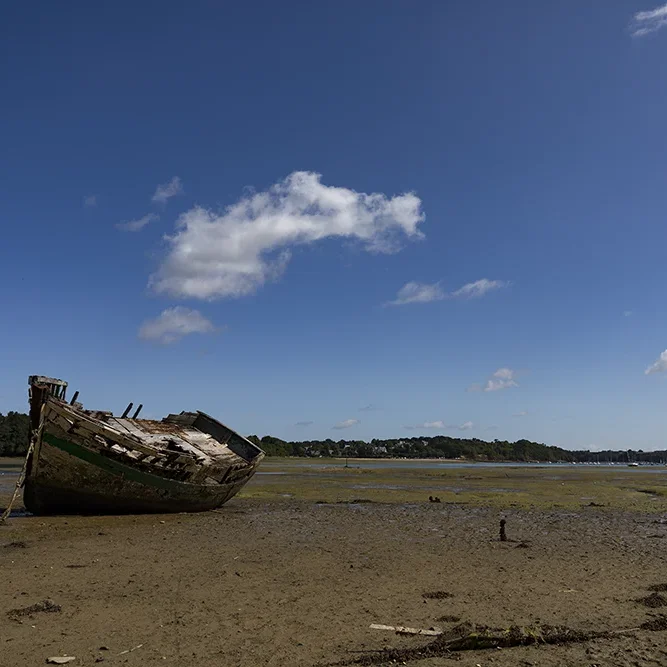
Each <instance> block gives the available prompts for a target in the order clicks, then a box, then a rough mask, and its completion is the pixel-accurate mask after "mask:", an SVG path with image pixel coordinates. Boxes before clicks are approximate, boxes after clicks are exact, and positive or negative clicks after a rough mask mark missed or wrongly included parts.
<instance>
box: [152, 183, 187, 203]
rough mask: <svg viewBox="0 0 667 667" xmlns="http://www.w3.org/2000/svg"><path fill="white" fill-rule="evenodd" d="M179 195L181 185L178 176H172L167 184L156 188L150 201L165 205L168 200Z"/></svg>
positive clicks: (181, 192) (181, 188)
mask: <svg viewBox="0 0 667 667" xmlns="http://www.w3.org/2000/svg"><path fill="white" fill-rule="evenodd" d="M180 194H183V184H182V183H181V179H180V178H179V177H178V176H174V177H173V178H172V179H171V180H170V181H169V182H168V183H163V184H162V185H158V186H157V188H156V189H155V194H154V195H153V199H152V200H151V201H153V202H155V203H157V204H166V203H167V201H168V200H169V199H171V198H172V197H175V196H176V195H180Z"/></svg>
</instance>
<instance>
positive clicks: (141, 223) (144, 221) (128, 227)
mask: <svg viewBox="0 0 667 667" xmlns="http://www.w3.org/2000/svg"><path fill="white" fill-rule="evenodd" d="M159 219H160V216H159V215H157V214H156V213H149V214H148V215H145V216H144V217H143V218H139V219H137V220H130V221H129V222H119V223H118V224H117V225H116V227H117V228H118V229H120V230H121V231H123V232H140V231H141V230H142V229H143V228H144V227H145V226H146V225H148V224H150V223H151V222H153V221H154V220H159Z"/></svg>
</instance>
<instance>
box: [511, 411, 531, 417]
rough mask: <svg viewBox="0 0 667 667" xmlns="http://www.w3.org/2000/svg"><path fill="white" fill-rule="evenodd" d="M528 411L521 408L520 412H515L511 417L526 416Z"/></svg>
mask: <svg viewBox="0 0 667 667" xmlns="http://www.w3.org/2000/svg"><path fill="white" fill-rule="evenodd" d="M527 416H528V412H526V410H521V412H515V413H514V414H513V415H512V417H527Z"/></svg>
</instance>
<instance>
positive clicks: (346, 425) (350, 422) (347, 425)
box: [331, 419, 361, 431]
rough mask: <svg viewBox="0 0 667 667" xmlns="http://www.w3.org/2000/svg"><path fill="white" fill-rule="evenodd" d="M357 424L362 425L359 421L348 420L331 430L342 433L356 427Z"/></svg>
mask: <svg viewBox="0 0 667 667" xmlns="http://www.w3.org/2000/svg"><path fill="white" fill-rule="evenodd" d="M357 424H361V422H360V421H359V420H358V419H346V420H345V421H342V422H338V424H336V425H335V426H332V427H331V428H334V429H336V430H337V431H340V430H341V429H344V428H350V427H351V426H356V425H357Z"/></svg>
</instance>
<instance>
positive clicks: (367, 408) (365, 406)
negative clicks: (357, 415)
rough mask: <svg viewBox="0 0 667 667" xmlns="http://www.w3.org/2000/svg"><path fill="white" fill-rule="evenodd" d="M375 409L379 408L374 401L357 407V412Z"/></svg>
mask: <svg viewBox="0 0 667 667" xmlns="http://www.w3.org/2000/svg"><path fill="white" fill-rule="evenodd" d="M376 410H379V408H378V406H377V405H375V404H374V403H369V404H368V405H364V407H363V408H359V412H375V411H376Z"/></svg>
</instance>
